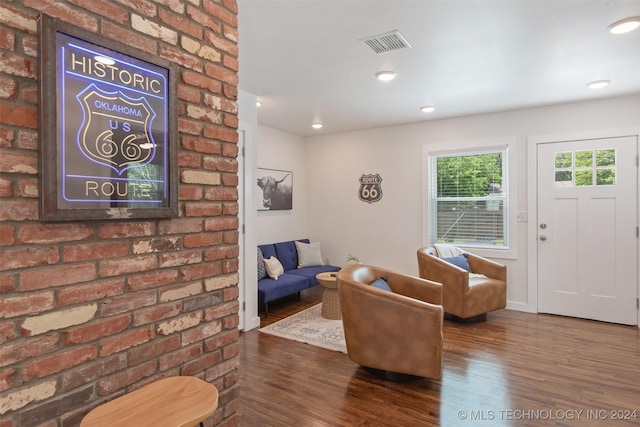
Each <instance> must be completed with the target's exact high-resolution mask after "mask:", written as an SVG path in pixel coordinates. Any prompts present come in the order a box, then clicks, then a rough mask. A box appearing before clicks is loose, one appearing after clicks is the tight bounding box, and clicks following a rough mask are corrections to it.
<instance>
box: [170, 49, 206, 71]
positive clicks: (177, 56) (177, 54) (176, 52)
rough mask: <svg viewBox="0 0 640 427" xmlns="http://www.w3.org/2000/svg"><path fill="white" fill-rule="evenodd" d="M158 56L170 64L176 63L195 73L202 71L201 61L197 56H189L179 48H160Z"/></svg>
mask: <svg viewBox="0 0 640 427" xmlns="http://www.w3.org/2000/svg"><path fill="white" fill-rule="evenodd" d="M160 56H161V57H162V58H165V59H168V60H169V61H171V62H176V63H178V64H180V65H182V66H183V67H185V68H190V69H192V70H194V71H196V72H198V73H199V72H201V71H202V60H201V59H200V58H198V57H197V56H193V55H190V54H188V53H186V52H185V51H183V50H182V49H180V48H176V47H174V46H169V45H162V46H160Z"/></svg>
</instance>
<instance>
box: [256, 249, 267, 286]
mask: <svg viewBox="0 0 640 427" xmlns="http://www.w3.org/2000/svg"><path fill="white" fill-rule="evenodd" d="M265 277H267V269H266V268H265V266H264V255H262V249H260V248H258V280H260V279H264V278H265Z"/></svg>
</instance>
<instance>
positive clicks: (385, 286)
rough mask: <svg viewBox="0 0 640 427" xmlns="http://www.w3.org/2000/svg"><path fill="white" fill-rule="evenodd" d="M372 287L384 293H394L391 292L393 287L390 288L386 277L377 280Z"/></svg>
mask: <svg viewBox="0 0 640 427" xmlns="http://www.w3.org/2000/svg"><path fill="white" fill-rule="evenodd" d="M371 286H373V287H374V288H378V289H382V290H383V291H389V292H393V291H392V290H391V287H390V286H389V284H388V283H387V281H386V280H384V277H380V278H378V279H376V280H375V281H374V282H373V283H372V284H371Z"/></svg>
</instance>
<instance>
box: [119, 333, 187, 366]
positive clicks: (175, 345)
mask: <svg viewBox="0 0 640 427" xmlns="http://www.w3.org/2000/svg"><path fill="white" fill-rule="evenodd" d="M179 348H180V337H179V336H178V335H174V336H170V337H166V338H156V339H154V340H153V341H152V342H150V343H147V344H143V345H139V346H137V347H135V348H132V349H131V350H129V351H128V352H127V360H128V361H129V366H135V365H138V364H140V363H142V362H146V361H147V360H154V359H157V358H158V357H160V356H161V355H163V354H166V353H170V352H172V351H174V350H177V349H179Z"/></svg>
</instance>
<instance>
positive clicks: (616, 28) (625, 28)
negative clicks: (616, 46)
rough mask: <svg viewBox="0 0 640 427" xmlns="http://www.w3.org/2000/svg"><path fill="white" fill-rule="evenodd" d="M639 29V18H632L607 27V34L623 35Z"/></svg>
mask: <svg viewBox="0 0 640 427" xmlns="http://www.w3.org/2000/svg"><path fill="white" fill-rule="evenodd" d="M638 27H640V16H634V17H631V18H625V19H621V20H619V21H616V22H614V23H613V24H611V25H609V32H610V33H611V34H624V33H628V32H630V31H633V30H635V29H636V28H638Z"/></svg>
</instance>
